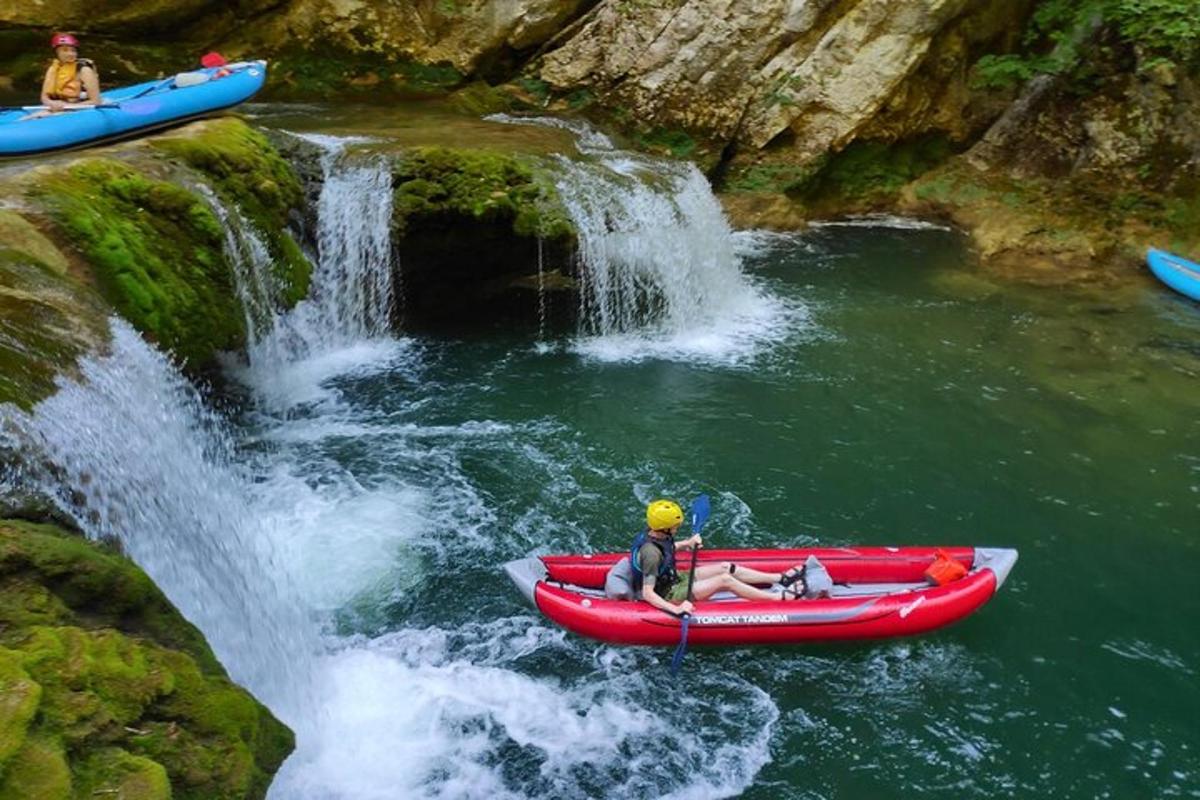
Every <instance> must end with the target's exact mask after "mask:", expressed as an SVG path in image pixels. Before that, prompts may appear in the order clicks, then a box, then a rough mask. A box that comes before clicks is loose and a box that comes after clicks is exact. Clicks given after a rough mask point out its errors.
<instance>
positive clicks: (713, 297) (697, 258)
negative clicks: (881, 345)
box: [488, 114, 800, 361]
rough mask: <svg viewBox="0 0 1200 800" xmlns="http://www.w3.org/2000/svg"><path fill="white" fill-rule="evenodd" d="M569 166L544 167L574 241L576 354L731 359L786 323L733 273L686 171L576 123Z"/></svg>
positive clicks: (732, 260) (545, 120)
mask: <svg viewBox="0 0 1200 800" xmlns="http://www.w3.org/2000/svg"><path fill="white" fill-rule="evenodd" d="M488 119H490V120H493V121H496V122H503V123H508V124H519V125H547V126H551V127H557V128H563V129H566V130H569V131H571V132H572V133H573V134H574V135H575V136H576V148H577V149H578V151H579V157H578V158H569V157H567V156H565V155H559V156H557V158H556V159H555V170H556V173H557V178H556V181H555V183H556V189H557V191H558V195H559V197H560V198H561V200H562V203H563V205H564V206H565V207H566V210H567V213H568V214H569V215H570V217H571V220H572V222H573V223H574V224H575V229H576V231H577V233H578V237H579V246H578V251H577V256H576V258H577V263H576V265H575V272H576V275H577V276H578V280H579V284H580V300H579V302H580V313H579V331H578V332H579V336H580V341H579V347H580V349H581V350H583V351H585V352H587V353H588V354H590V355H594V356H599V357H602V358H617V359H627V358H641V357H646V356H659V357H684V358H695V357H701V358H705V359H714V360H718V361H740V360H744V359H745V358H746V357H747V356H749V355H752V354H753V353H755V352H756V351H758V350H760V349H761V347H760V345H762V344H763V343H764V342H767V341H771V340H776V339H778V338H780V337H781V336H783V335H786V334H787V333H788V332H790V331H791V330H792V329H793V328H794V327H795V322H796V320H797V319H798V317H799V316H800V315H799V314H798V313H797V312H798V311H799V310H798V309H795V308H787V307H785V305H784V304H783V303H782V302H781V301H779V300H778V299H777V298H774V297H772V296H771V295H770V294H769V293H767V292H765V291H764V290H763V289H762V288H760V287H759V286H758V285H757V284H756V283H755V282H754V281H752V280H751V279H749V278H748V277H747V276H746V275H745V274H744V273H743V271H742V265H741V259H740V258H739V255H738V252H737V249H736V248H735V240H734V236H733V231H732V229H731V228H730V226H729V222H728V221H727V220H726V218H725V214H724V212H723V211H722V210H721V206H720V203H719V202H718V201H717V199H716V197H715V196H714V195H713V193H712V189H711V188H710V186H709V184H708V181H707V179H705V177H704V175H703V174H702V173H701V172H700V170H698V169H697V168H696V167H695V165H694V164H692V163H690V162H687V161H673V160H668V159H663V158H653V157H650V156H644V155H640V154H635V153H630V152H626V151H622V150H619V149H617V148H616V147H614V146H613V144H612V142H611V141H610V140H609V139H607V138H606V137H605V136H603V135H602V134H600V133H597V132H596V131H594V130H593V129H591V128H590V127H589V126H588V125H586V123H582V122H578V121H570V120H561V119H556V118H552V117H512V116H509V115H505V114H497V115H493V116H491V117H489V118H488Z"/></svg>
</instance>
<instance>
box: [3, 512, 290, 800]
mask: <svg viewBox="0 0 1200 800" xmlns="http://www.w3.org/2000/svg"><path fill="white" fill-rule="evenodd" d="M22 599H24V600H31V601H32V603H33V608H32V609H31V608H25V609H18V610H16V611H14V609H13V604H14V603H15V602H19V601H20V600H22ZM0 615H2V616H0V638H2V640H3V643H4V646H3V647H2V648H0V689H3V690H4V691H3V694H2V695H0V697H2V698H3V699H2V700H0V710H2V711H3V712H5V713H3V714H0V720H3V725H2V726H0V770H2V771H0V787H3V788H0V800H3V798H6V797H42V796H45V797H67V796H75V797H90V796H93V795H94V794H99V793H114V792H118V793H119V794H120V796H122V797H132V798H162V797H174V798H177V799H178V798H184V799H185V800H201V798H206V799H207V798H243V797H251V798H255V797H262V796H264V795H265V793H266V789H267V786H268V785H269V783H270V778H271V775H272V774H273V773H274V771H275V770H276V769H278V767H279V765H280V764H281V763H282V762H283V759H284V758H286V757H287V755H288V753H289V752H291V749H292V747H293V746H294V741H293V737H292V734H291V732H290V731H288V729H287V728H286V727H284V726H283V725H282V724H280V723H279V722H278V721H277V720H276V719H275V718H274V717H272V716H271V714H270V713H269V712H268V711H267V710H266V709H264V708H263V707H262V706H260V705H259V704H258V703H257V702H255V700H254V699H253V698H252V697H250V695H248V694H247V693H246V692H245V691H244V690H243V689H241V688H239V687H238V686H236V685H234V684H233V683H231V682H230V681H229V679H228V678H227V677H226V676H225V674H224V671H223V670H222V669H221V667H220V666H219V665H218V664H217V663H216V661H215V659H213V658H212V654H211V652H210V651H209V649H208V646H207V645H206V644H205V643H204V642H203V639H201V638H200V636H199V634H198V633H197V632H196V631H195V629H194V628H193V627H192V626H191V625H189V624H188V623H187V622H186V621H185V620H183V619H182V618H181V617H180V616H179V614H178V612H176V611H175V610H174V609H173V608H172V607H171V606H170V604H169V603H167V601H166V600H165V598H163V597H162V595H161V593H159V592H158V590H157V589H156V588H155V587H154V586H153V584H152V583H150V581H149V579H148V578H146V576H145V575H144V574H143V573H142V572H141V571H140V570H139V569H137V567H136V566H135V565H133V564H132V563H131V562H129V561H128V560H126V559H124V558H123V557H121V556H120V555H118V554H116V553H113V552H109V551H107V550H105V549H104V548H101V547H98V546H96V545H94V544H92V543H89V542H87V541H86V540H84V539H82V538H80V537H78V536H74V535H71V534H68V533H65V532H63V531H61V530H59V529H57V528H56V527H54V526H51V525H37V524H33V523H27V522H16V521H11V520H3V521H0ZM164 645H166V646H164ZM181 645H182V646H181ZM176 648H178V649H176ZM64 747H65V750H64ZM4 754H8V764H7V765H6V764H5V763H4V760H3V757H4ZM34 772H36V773H37V775H36V778H37V780H39V781H43V783H41V784H35V783H30V782H29V781H30V780H32V779H31V778H30V777H29V776H30V775H31V774H33V773H34ZM72 776H73V779H72ZM18 779H19V780H20V782H19V783H17V782H16V781H17V780H18ZM35 785H36V786H38V787H39V788H38V791H39V792H41V793H40V794H32V795H31V794H21V793H20V791H21V790H25V789H27V787H29V786H35ZM18 787H19V788H18ZM5 792H8V794H5Z"/></svg>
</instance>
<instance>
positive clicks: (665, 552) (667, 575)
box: [629, 530, 679, 599]
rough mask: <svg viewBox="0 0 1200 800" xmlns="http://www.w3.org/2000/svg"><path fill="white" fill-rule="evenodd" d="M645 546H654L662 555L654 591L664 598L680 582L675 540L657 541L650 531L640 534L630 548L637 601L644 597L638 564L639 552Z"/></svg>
mask: <svg viewBox="0 0 1200 800" xmlns="http://www.w3.org/2000/svg"><path fill="white" fill-rule="evenodd" d="M645 544H652V545H654V546H655V547H657V548H658V551H659V552H660V553H662V561H660V562H659V564H658V574H657V575H655V576H654V591H655V593H656V594H660V595H662V596H663V597H666V596H667V593H668V592H669V591H670V590H671V585H672V584H674V583H675V581H677V580H679V573H678V572H676V571H675V540H674V539H673V538H671V537H669V536H668V537H667V538H666V539H655V538H653V537H651V536H650V531H648V530H645V531H642V532H641V533H639V534H638V535H637V536H635V537H634V539H633V545H632V546H631V547H630V548H629V566H631V567H632V568H633V596H634V598H635V599H640V598H641V596H642V579H643V577H644V576H643V575H642V568H641V565H639V564H638V552H639V551H641V549H642V546H643V545H645Z"/></svg>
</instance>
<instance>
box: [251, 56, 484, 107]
mask: <svg viewBox="0 0 1200 800" xmlns="http://www.w3.org/2000/svg"><path fill="white" fill-rule="evenodd" d="M465 80H466V76H465V75H463V74H462V73H461V72H459V71H458V70H457V69H455V68H454V67H453V66H452V65H450V64H448V63H440V64H422V63H420V62H417V61H404V60H399V59H395V60H393V59H386V58H379V57H372V56H370V55H368V54H363V53H330V54H322V55H315V54H313V53H310V52H306V51H285V52H283V53H280V54H278V55H276V57H275V61H274V63H273V64H272V81H271V85H270V87H269V89H268V93H269V95H270V96H271V97H272V98H275V99H279V98H287V97H304V98H311V97H314V96H316V97H345V96H353V95H355V94H368V95H371V96H372V97H375V98H378V97H380V96H391V97H416V98H420V97H430V96H438V95H444V94H446V93H448V92H450V91H452V90H453V89H455V88H456V87H458V86H461V85H462V84H463V82H464V81H465Z"/></svg>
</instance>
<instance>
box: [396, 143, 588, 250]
mask: <svg viewBox="0 0 1200 800" xmlns="http://www.w3.org/2000/svg"><path fill="white" fill-rule="evenodd" d="M533 164H534V162H533V161H531V160H529V159H523V158H521V157H518V156H512V155H507V154H502V153H493V152H487V151H480V150H453V149H449V148H442V147H426V148H419V149H417V150H413V151H411V152H409V153H406V154H405V156H404V158H403V159H402V160H401V161H400V162H399V163H398V164H397V165H396V167H395V170H394V185H395V190H394V202H393V213H394V215H395V220H396V226H397V228H398V229H399V230H401V231H403V230H405V229H406V228H407V227H408V226H409V225H411V224H412V223H413V222H414V221H415V220H417V219H420V218H424V219H430V218H439V219H441V220H443V221H444V220H447V219H449V218H452V217H467V218H469V219H470V220H473V221H475V222H499V221H508V222H510V223H511V225H512V229H513V232H514V233H516V234H517V235H519V236H541V237H543V238H564V237H571V236H573V233H574V232H573V228H572V226H571V223H570V221H569V219H568V218H567V215H566V213H565V211H564V209H563V208H562V205H561V202H560V201H559V199H558V196H557V194H556V192H555V191H554V188H553V185H552V183H551V182H550V181H549V179H548V178H547V177H546V176H544V175H542V174H541V173H540V172H539V171H538V170H536V169H535V167H534V166H533Z"/></svg>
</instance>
